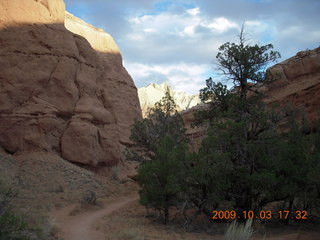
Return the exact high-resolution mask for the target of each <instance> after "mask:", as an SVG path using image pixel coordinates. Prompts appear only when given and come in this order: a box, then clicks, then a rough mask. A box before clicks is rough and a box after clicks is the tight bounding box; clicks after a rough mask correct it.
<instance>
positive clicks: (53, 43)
mask: <svg viewBox="0 0 320 240" xmlns="http://www.w3.org/2000/svg"><path fill="white" fill-rule="evenodd" d="M65 26H66V27H67V28H68V29H69V30H70V31H69V30H67V29H66V27H65ZM71 31H72V32H71ZM0 46H1V47H0V65H1V69H0V146H1V147H3V148H4V149H5V150H6V151H8V152H11V153H23V152H26V151H35V150H37V151H38V150H42V151H48V152H54V153H56V154H58V155H60V156H62V157H63V158H65V159H66V160H68V161H71V162H75V163H80V164H85V165H91V166H100V165H102V166H103V165H108V166H112V165H114V164H116V163H117V162H118V161H119V160H120V158H121V151H122V150H123V147H124V145H125V144H127V143H129V139H128V137H129V134H130V125H131V124H132V122H133V120H134V119H135V118H141V109H140V105H139V99H138V95H137V89H136V87H135V86H134V83H133V81H132V79H131V77H130V76H129V74H128V73H127V71H126V70H125V69H124V67H123V65H122V58H121V54H120V52H119V49H118V47H117V46H116V44H115V42H114V41H113V39H112V37H111V36H110V35H109V34H107V33H104V32H103V31H102V30H99V29H97V28H94V27H93V26H91V25H89V24H86V23H84V22H83V21H81V20H80V19H78V18H76V17H74V16H72V15H70V14H65V6H64V3H63V1H62V0H50V1H49V0H24V1H20V0H10V1H0Z"/></svg>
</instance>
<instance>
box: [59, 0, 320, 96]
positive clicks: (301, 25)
mask: <svg viewBox="0 0 320 240" xmlns="http://www.w3.org/2000/svg"><path fill="white" fill-rule="evenodd" d="M65 2H66V8H67V11H69V12H71V13H72V14H74V15H76V16H78V17H80V18H82V19H83V20H85V21H87V22H88V23H90V24H93V25H94V26H96V27H99V28H102V29H103V30H105V31H106V32H108V33H110V34H111V35H112V36H113V38H114V39H115V41H116V42H117V44H118V46H119V48H120V50H121V53H122V56H123V59H124V65H125V67H126V69H127V70H128V72H129V73H130V75H131V76H132V78H133V80H134V82H135V84H136V86H137V87H143V86H146V85H148V84H149V83H153V82H155V83H161V82H163V81H168V82H169V84H170V85H172V86H173V87H174V88H175V89H176V90H178V91H187V92H189V93H198V92H199V89H200V88H202V87H204V84H205V80H206V79H207V78H208V77H210V76H216V75H217V74H218V72H217V71H216V69H215V63H216V60H215V56H216V55H217V52H218V48H219V46H220V45H222V44H223V43H225V42H227V41H230V42H235V41H236V40H237V34H238V33H239V29H240V28H241V25H242V23H244V22H245V32H246V37H247V39H249V41H250V42H252V43H259V44H267V43H272V44H273V45H274V49H275V50H277V51H279V52H280V53H281V55H282V59H281V60H284V59H286V58H289V57H291V56H293V55H295V54H296V53H297V52H298V51H302V50H306V49H313V48H316V47H319V46H320V25H319V23H320V14H319V13H320V0H303V1H302V0H224V1H221V0H210V1H209V0H176V1H173V0H165V1H163V0H118V1H112V0H90V1H89V0H65Z"/></svg>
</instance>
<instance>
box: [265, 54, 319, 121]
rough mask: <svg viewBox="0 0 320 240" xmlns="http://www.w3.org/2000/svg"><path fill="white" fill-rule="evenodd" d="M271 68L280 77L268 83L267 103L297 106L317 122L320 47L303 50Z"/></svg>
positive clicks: (275, 75) (274, 74) (266, 87)
mask: <svg viewBox="0 0 320 240" xmlns="http://www.w3.org/2000/svg"><path fill="white" fill-rule="evenodd" d="M269 71H270V72H271V73H272V74H273V76H274V77H275V78H276V79H277V80H276V81H274V82H272V83H271V84H269V85H267V86H265V89H266V92H265V93H266V96H267V99H266V102H268V103H273V102H277V103H280V104H281V105H285V104H291V105H293V106H296V107H298V108H299V109H301V110H302V111H305V112H306V113H307V114H308V117H309V119H310V121H311V122H314V120H316V118H317V117H318V114H320V48H316V49H313V50H307V51H302V52H299V53H297V54H296V55H295V56H294V57H291V58H289V59H287V60H285V61H283V62H281V63H278V64H276V65H274V66H273V67H271V68H270V69H269Z"/></svg>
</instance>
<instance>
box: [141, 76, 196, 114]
mask: <svg viewBox="0 0 320 240" xmlns="http://www.w3.org/2000/svg"><path fill="white" fill-rule="evenodd" d="M167 90H168V91H169V93H170V95H171V96H172V97H173V99H174V101H175V103H176V105H177V108H178V110H179V111H182V110H186V109H189V108H191V107H193V106H196V105H197V104H198V103H200V102H201V101H200V98H199V95H198V94H196V95H191V94H188V93H186V92H177V91H174V90H173V89H172V87H171V86H170V85H169V84H168V83H167V82H163V83H162V84H156V83H152V84H149V85H148V86H147V87H142V88H139V89H138V95H139V100H140V104H141V110H142V115H143V117H147V116H148V113H149V109H150V108H152V107H154V104H155V103H156V102H158V101H160V100H161V99H162V98H163V97H164V96H165V93H166V91H167Z"/></svg>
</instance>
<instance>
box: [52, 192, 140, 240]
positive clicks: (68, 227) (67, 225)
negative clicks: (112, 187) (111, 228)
mask: <svg viewBox="0 0 320 240" xmlns="http://www.w3.org/2000/svg"><path fill="white" fill-rule="evenodd" d="M136 200H138V195H130V196H127V197H122V198H119V199H117V200H115V201H114V202H111V203H105V204H104V207H103V208H102V209H99V210H96V211H90V212H85V213H81V214H79V215H76V216H70V212H71V210H72V209H73V207H74V206H69V207H66V208H63V209H60V210H58V211H56V212H53V213H52V217H53V221H54V223H55V226H56V227H58V228H59V230H60V231H61V237H62V238H63V239H64V240H105V237H104V234H103V233H102V232H100V231H99V230H96V229H95V228H94V226H93V225H94V223H96V222H97V221H98V220H100V219H101V218H103V217H104V216H106V215H109V214H111V213H112V212H114V211H116V210H119V209H121V208H122V207H124V206H125V205H127V204H129V203H131V202H134V201H136Z"/></svg>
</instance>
